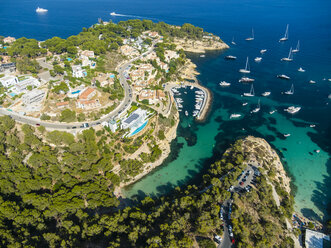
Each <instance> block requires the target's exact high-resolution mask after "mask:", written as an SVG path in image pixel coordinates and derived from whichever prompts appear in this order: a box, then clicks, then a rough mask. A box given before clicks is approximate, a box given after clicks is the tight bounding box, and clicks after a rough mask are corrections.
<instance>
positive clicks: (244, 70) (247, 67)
mask: <svg viewBox="0 0 331 248" xmlns="http://www.w3.org/2000/svg"><path fill="white" fill-rule="evenodd" d="M239 72H241V73H251V70H250V68H249V63H248V57H247V59H246V66H245V69H240V70H239Z"/></svg>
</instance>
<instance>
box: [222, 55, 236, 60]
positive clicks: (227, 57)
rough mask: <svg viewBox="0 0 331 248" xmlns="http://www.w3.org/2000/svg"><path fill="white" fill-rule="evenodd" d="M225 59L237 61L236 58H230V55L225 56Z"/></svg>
mask: <svg viewBox="0 0 331 248" xmlns="http://www.w3.org/2000/svg"><path fill="white" fill-rule="evenodd" d="M225 59H227V60H235V59H237V57H236V56H232V55H228V56H225Z"/></svg>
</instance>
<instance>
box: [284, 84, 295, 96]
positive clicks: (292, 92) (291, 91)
mask: <svg viewBox="0 0 331 248" xmlns="http://www.w3.org/2000/svg"><path fill="white" fill-rule="evenodd" d="M284 93H285V94H286V95H293V94H294V85H293V84H292V86H291V89H290V90H288V91H285V92H284Z"/></svg>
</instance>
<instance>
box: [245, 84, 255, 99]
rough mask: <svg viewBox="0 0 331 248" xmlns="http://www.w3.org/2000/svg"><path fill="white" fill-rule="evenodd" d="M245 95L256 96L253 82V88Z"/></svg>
mask: <svg viewBox="0 0 331 248" xmlns="http://www.w3.org/2000/svg"><path fill="white" fill-rule="evenodd" d="M244 96H255V92H254V86H253V84H252V86H251V90H250V91H249V93H244Z"/></svg>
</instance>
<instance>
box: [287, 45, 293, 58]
mask: <svg viewBox="0 0 331 248" xmlns="http://www.w3.org/2000/svg"><path fill="white" fill-rule="evenodd" d="M291 55H292V47H291V48H290V52H289V53H288V57H287V58H288V59H291Z"/></svg>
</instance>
